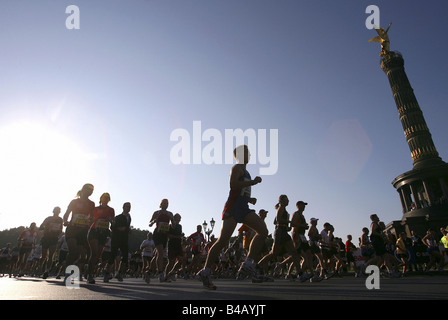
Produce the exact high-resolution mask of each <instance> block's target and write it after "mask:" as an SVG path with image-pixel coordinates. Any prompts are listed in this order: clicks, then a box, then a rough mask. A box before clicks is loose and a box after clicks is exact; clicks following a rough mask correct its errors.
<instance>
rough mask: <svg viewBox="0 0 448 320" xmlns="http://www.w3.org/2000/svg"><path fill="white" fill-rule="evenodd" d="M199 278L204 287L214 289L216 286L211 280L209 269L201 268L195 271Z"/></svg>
mask: <svg viewBox="0 0 448 320" xmlns="http://www.w3.org/2000/svg"><path fill="white" fill-rule="evenodd" d="M197 275H198V276H199V278H200V279H201V281H202V284H203V286H204V288H207V289H210V290H216V286H215V285H214V284H213V282H212V281H211V272H210V269H202V270H201V271H199V272H198V273H197Z"/></svg>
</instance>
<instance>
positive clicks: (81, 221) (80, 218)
mask: <svg viewBox="0 0 448 320" xmlns="http://www.w3.org/2000/svg"><path fill="white" fill-rule="evenodd" d="M73 224H74V225H76V226H80V227H88V226H89V224H90V219H89V217H87V216H86V215H84V214H75V215H74V216H73Z"/></svg>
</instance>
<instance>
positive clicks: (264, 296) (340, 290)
mask: <svg viewBox="0 0 448 320" xmlns="http://www.w3.org/2000/svg"><path fill="white" fill-rule="evenodd" d="M366 280H367V279H366V278H355V277H353V276H344V277H343V278H331V279H329V280H324V281H322V282H318V283H309V282H304V283H300V282H298V281H295V282H290V281H287V280H283V279H282V280H275V281H274V282H265V283H257V284H253V283H251V282H250V281H249V280H220V279H218V280H215V284H216V285H217V287H218V289H217V290H216V291H211V290H208V289H205V288H203V287H202V284H201V283H200V282H199V281H198V280H183V279H178V280H177V281H175V282H171V283H160V282H159V281H158V280H157V279H152V281H151V283H150V284H146V283H145V282H144V281H143V280H142V279H135V278H126V279H124V281H123V282H118V281H117V280H116V279H113V280H111V281H110V282H109V283H103V282H102V280H101V279H97V283H96V284H94V285H89V284H87V283H86V282H84V281H82V282H80V284H79V287H78V288H73V289H69V288H68V287H67V286H66V285H65V283H64V281H63V280H57V279H54V278H48V279H46V280H43V279H38V278H31V277H22V278H8V277H3V278H0V299H1V300H151V301H154V300H178V301H184V302H187V301H200V300H215V301H218V300H219V301H274V300H283V301H285V300H347V299H349V300H372V299H375V300H395V299H399V300H439V299H440V300H442V299H446V298H447V292H448V291H447V288H448V275H433V276H427V275H426V276H425V275H413V276H409V277H404V278H380V279H379V282H378V283H377V284H378V285H379V289H370V290H369V289H367V287H366Z"/></svg>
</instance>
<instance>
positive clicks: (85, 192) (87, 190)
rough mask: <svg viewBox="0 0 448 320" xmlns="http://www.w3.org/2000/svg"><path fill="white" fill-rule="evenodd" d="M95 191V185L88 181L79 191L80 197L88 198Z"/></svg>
mask: <svg viewBox="0 0 448 320" xmlns="http://www.w3.org/2000/svg"><path fill="white" fill-rule="evenodd" d="M92 193H93V185H92V184H90V183H86V184H85V185H83V186H82V189H81V190H79V191H78V194H77V196H78V198H82V197H85V198H88V197H90V196H91V195H92Z"/></svg>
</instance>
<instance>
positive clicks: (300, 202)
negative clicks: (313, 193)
mask: <svg viewBox="0 0 448 320" xmlns="http://www.w3.org/2000/svg"><path fill="white" fill-rule="evenodd" d="M299 204H303V205H305V206H306V205H308V203H307V202H303V201H297V205H299Z"/></svg>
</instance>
